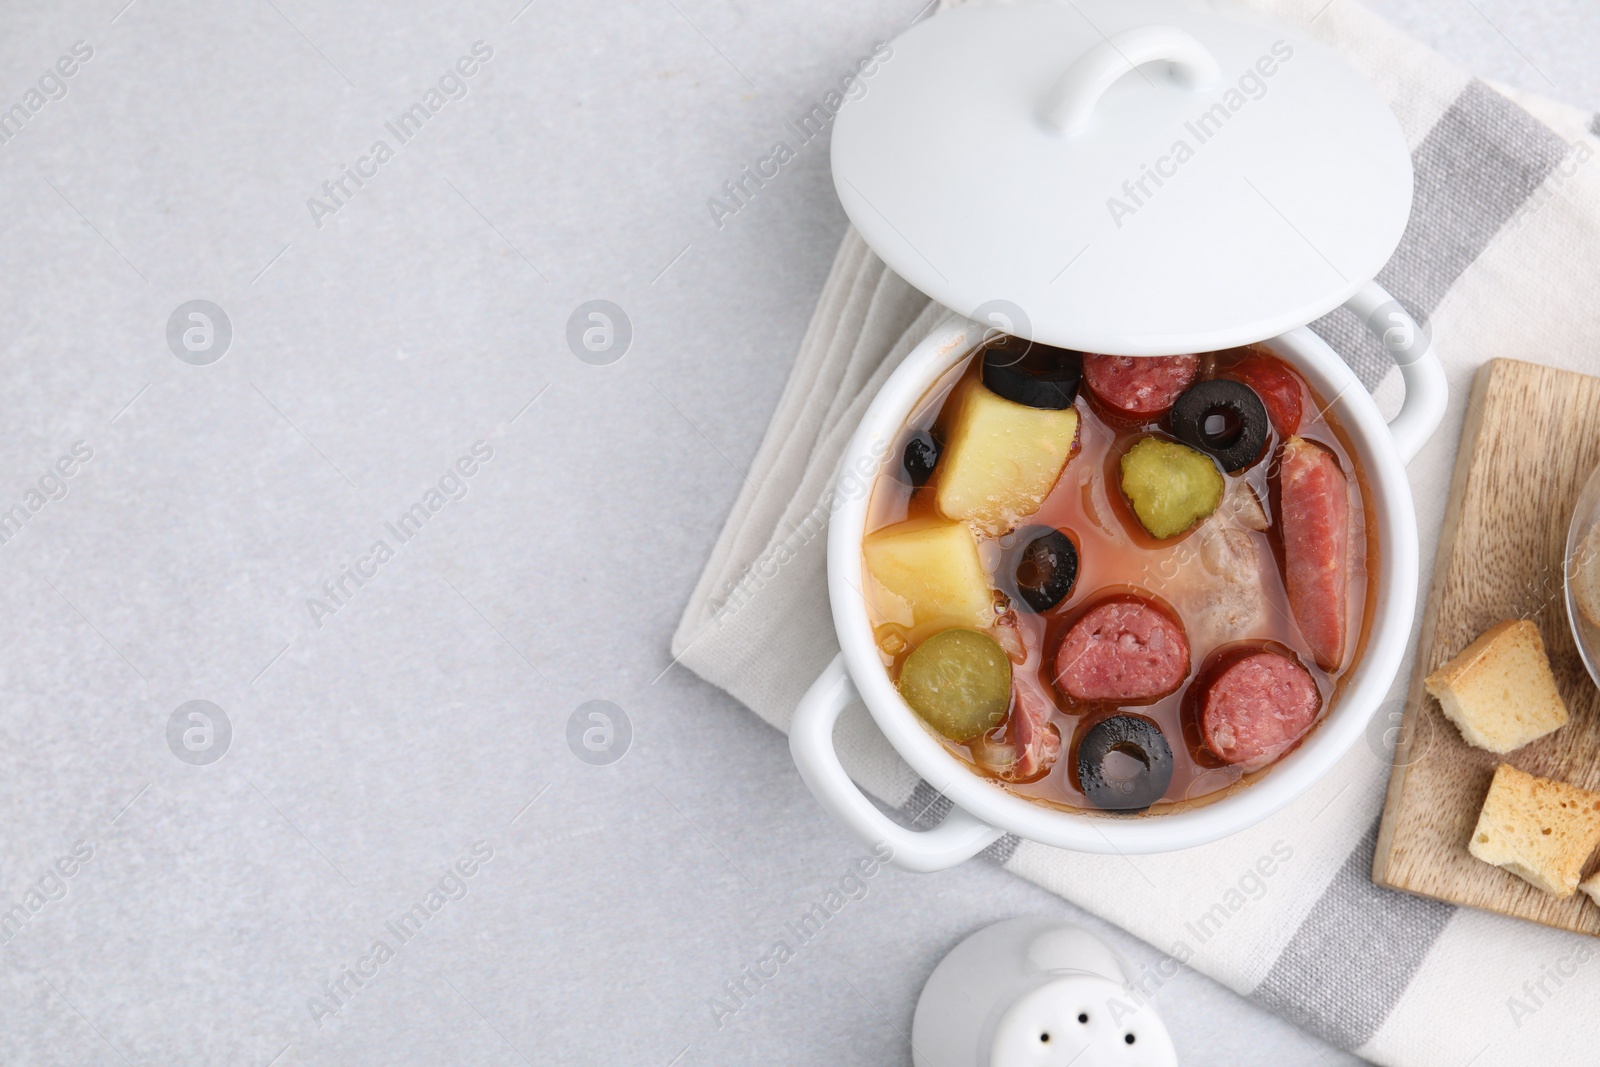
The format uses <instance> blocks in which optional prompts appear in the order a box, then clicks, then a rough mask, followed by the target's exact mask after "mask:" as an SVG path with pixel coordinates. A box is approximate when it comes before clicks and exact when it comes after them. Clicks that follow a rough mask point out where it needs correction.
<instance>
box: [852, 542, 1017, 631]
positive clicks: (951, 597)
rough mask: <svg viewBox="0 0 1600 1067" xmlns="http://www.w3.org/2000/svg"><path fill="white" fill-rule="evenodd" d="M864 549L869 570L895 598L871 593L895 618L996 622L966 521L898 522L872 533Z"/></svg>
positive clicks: (970, 623)
mask: <svg viewBox="0 0 1600 1067" xmlns="http://www.w3.org/2000/svg"><path fill="white" fill-rule="evenodd" d="M864 551H865V555H866V561H867V570H868V571H869V572H871V574H872V577H873V578H874V579H875V580H876V582H877V584H878V587H879V589H880V590H881V591H882V592H883V593H885V594H887V598H888V599H889V600H890V601H891V602H890V603H887V604H885V603H883V600H884V599H885V598H884V597H882V596H878V597H873V596H872V594H871V593H869V594H868V595H869V597H870V598H871V599H873V600H874V601H875V602H876V606H877V607H878V608H879V609H880V611H881V612H882V614H883V615H884V616H885V617H887V618H888V619H890V620H891V621H893V622H898V623H900V624H902V625H906V626H918V627H921V626H925V625H927V624H929V623H944V624H947V625H952V626H976V627H979V628H984V627H988V626H992V625H994V619H995V614H994V594H993V593H992V592H990V590H989V580H988V578H987V577H986V576H985V574H984V571H983V563H982V562H981V561H980V560H979V558H978V542H977V540H976V538H975V537H974V536H973V533H972V527H970V526H968V525H967V524H966V523H963V522H942V521H939V520H937V519H934V520H930V519H912V520H910V521H909V522H901V523H896V524H895V525H893V526H889V527H886V528H884V529H882V530H879V531H878V532H876V533H874V534H872V535H871V536H869V537H868V538H867V540H866V543H865V546H864Z"/></svg>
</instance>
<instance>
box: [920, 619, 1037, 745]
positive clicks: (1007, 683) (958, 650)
mask: <svg viewBox="0 0 1600 1067" xmlns="http://www.w3.org/2000/svg"><path fill="white" fill-rule="evenodd" d="M900 695H901V696H903V697H905V699H906V703H907V704H910V705H911V707H912V709H913V710H915V711H916V713H917V714H918V715H921V716H922V718H923V720H924V721H925V722H927V724H928V725H929V726H931V727H933V728H934V729H935V730H937V731H939V732H940V733H941V734H943V735H944V736H945V737H948V738H949V739H950V740H952V741H960V742H966V741H970V740H972V739H973V738H974V737H977V736H978V735H979V734H981V733H983V732H984V731H985V730H989V729H992V728H994V727H996V726H999V725H1000V724H1001V723H1002V722H1004V721H1005V717H1006V712H1007V710H1009V709H1010V707H1011V661H1010V660H1009V659H1007V658H1006V654H1005V651H1004V650H1003V649H1002V648H1001V647H1000V645H999V643H998V642H997V641H995V639H994V638H992V637H990V636H989V635H988V634H983V633H979V632H978V631H977V630H962V629H955V630H941V631H939V632H938V633H936V634H934V635H933V636H932V637H930V638H928V639H927V640H926V641H924V642H922V644H920V645H918V646H917V647H916V649H915V650H914V651H913V652H912V653H911V655H909V656H907V657H906V662H905V665H904V666H902V667H901V668H900Z"/></svg>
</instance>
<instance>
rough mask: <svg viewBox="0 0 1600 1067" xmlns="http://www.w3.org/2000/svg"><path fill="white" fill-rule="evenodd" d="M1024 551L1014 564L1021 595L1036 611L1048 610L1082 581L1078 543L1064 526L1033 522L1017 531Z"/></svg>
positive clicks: (1018, 540)
mask: <svg viewBox="0 0 1600 1067" xmlns="http://www.w3.org/2000/svg"><path fill="white" fill-rule="evenodd" d="M1017 544H1018V545H1019V546H1021V548H1020V551H1018V552H1017V553H1016V554H1015V557H1014V562H1013V563H1012V567H1011V575H1012V579H1013V580H1014V581H1015V582H1016V584H1017V596H1019V597H1020V598H1021V599H1022V602H1023V603H1024V604H1026V605H1027V606H1028V607H1030V608H1032V609H1033V610H1034V611H1036V612H1041V613H1042V612H1046V611H1049V610H1050V609H1051V608H1053V607H1055V606H1056V605H1057V604H1059V603H1061V602H1062V601H1063V600H1065V599H1067V597H1069V596H1071V595H1072V587H1073V586H1074V585H1076V584H1077V583H1078V546H1077V545H1075V544H1073V543H1072V539H1071V538H1070V537H1068V536H1067V535H1066V534H1064V533H1062V532H1061V531H1060V530H1053V529H1051V528H1050V527H1048V526H1029V527H1027V528H1026V529H1023V530H1019V531H1017Z"/></svg>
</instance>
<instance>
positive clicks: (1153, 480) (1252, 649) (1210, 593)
mask: <svg viewBox="0 0 1600 1067" xmlns="http://www.w3.org/2000/svg"><path fill="white" fill-rule="evenodd" d="M1369 515H1370V510H1369V508H1368V506H1367V491H1366V488H1365V486H1364V483H1363V479H1362V476H1361V472H1360V470H1359V468H1358V467H1357V465H1356V463H1355V458H1354V453H1353V450H1352V449H1351V448H1350V447H1349V446H1348V444H1347V439H1346V437H1345V435H1344V434H1343V432H1342V431H1341V430H1340V428H1339V427H1338V425H1337V424H1336V423H1335V422H1334V420H1333V418H1332V416H1331V415H1330V414H1329V412H1328V410H1327V405H1326V404H1325V403H1324V401H1323V399H1322V398H1321V397H1319V396H1318V395H1317V394H1316V392H1315V391H1314V390H1313V389H1312V388H1311V386H1310V384H1309V383H1308V382H1307V381H1306V380H1305V379H1304V378H1303V377H1302V376H1301V375H1300V374H1299V373H1298V372H1297V371H1296V370H1295V368H1294V367H1293V366H1292V365H1291V364H1289V363H1288V362H1286V361H1284V360H1282V359H1280V358H1278V357H1277V356H1276V355H1274V354H1273V353H1272V352H1271V351H1269V350H1268V349H1267V348H1266V347H1264V346H1250V347H1246V348H1237V349H1229V350H1227V351H1222V352H1206V353H1199V354H1191V355H1176V356H1160V357H1151V356H1144V357H1119V356H1105V355H1095V354H1088V353H1080V352H1072V351H1068V350H1066V349H1060V348H1053V347H1050V346H1047V345H1041V344H1036V343H1030V342H1028V341H1025V340H1022V339H1020V338H1015V337H1008V336H1002V337H999V338H995V339H993V340H991V341H990V342H988V343H986V344H985V345H983V346H981V347H980V348H979V349H978V350H976V351H974V352H973V353H971V354H970V355H969V356H967V357H966V358H965V359H963V360H962V361H961V362H960V363H959V364H957V365H956V366H955V367H954V368H952V369H951V370H950V371H949V372H948V373H946V374H945V375H944V376H943V377H942V378H941V379H940V380H939V381H938V382H937V383H936V384H935V385H934V387H933V388H932V389H930V390H929V392H928V393H927V395H926V396H925V397H924V398H923V400H922V401H921V402H920V404H919V405H918V407H917V409H916V410H915V411H914V412H913V413H912V415H911V417H910V418H909V419H908V420H907V422H906V425H905V426H904V428H903V430H902V432H901V437H900V440H899V441H898V442H897V443H896V448H895V450H894V451H893V452H892V453H891V454H890V457H889V460H888V465H887V466H886V467H885V469H884V470H883V471H882V472H881V473H880V474H879V476H878V477H877V479H876V480H875V482H874V484H873V489H872V499H871V504H870V508H869V511H868V521H867V529H866V538H865V541H864V545H863V553H864V563H865V568H864V569H865V574H866V588H865V589H864V590H863V591H864V593H865V594H866V601H867V605H868V611H869V612H870V614H871V618H872V623H873V628H874V635H875V638H876V641H877V647H878V651H879V654H880V657H881V659H882V662H883V665H884V667H885V669H886V670H887V671H888V672H889V674H890V676H891V678H892V679H893V680H894V682H895V684H896V686H897V687H898V688H899V691H900V693H901V695H902V696H903V697H904V698H905V700H906V702H907V704H909V705H910V707H911V708H912V710H913V711H915V712H916V713H917V714H918V715H919V716H920V717H921V719H922V721H923V724H924V725H925V726H926V727H927V728H928V729H929V731H930V732H932V733H933V734H934V735H935V736H937V737H938V738H939V739H940V740H941V742H942V743H943V744H944V746H945V747H946V748H947V749H948V750H949V751H950V752H951V753H952V754H954V755H955V756H957V757H958V758H960V759H961V760H962V761H964V762H965V763H967V764H968V765H969V766H971V767H972V768H973V769H974V770H975V771H976V772H977V773H979V774H983V775H985V776H987V777H989V778H992V779H994V780H995V781H996V782H997V783H998V784H999V785H1000V786H1001V787H1002V788H1005V789H1007V790H1009V791H1011V792H1014V793H1017V794H1019V795H1021V796H1024V797H1027V798H1029V799H1031V800H1034V801H1038V802H1040V803H1044V804H1049V805H1054V806H1057V807H1063V808H1068V809H1076V810H1089V811H1099V812H1112V813H1120V814H1136V813H1142V812H1153V813H1159V812H1162V811H1170V810H1176V809H1177V808H1179V807H1185V806H1189V805H1193V804H1196V803H1203V802H1205V801H1208V800H1211V799H1215V798H1216V797H1219V796H1222V795H1224V794H1226V793H1228V792H1230V791H1232V790H1234V789H1237V788H1240V787H1242V786H1243V785H1245V784H1247V783H1248V782H1249V780H1250V779H1251V778H1252V777H1253V776H1255V775H1257V774H1259V773H1261V772H1262V771H1264V770H1265V769H1266V768H1268V767H1270V766H1271V765H1272V764H1273V763H1274V762H1276V761H1277V760H1279V759H1281V758H1282V757H1283V756H1284V755H1285V754H1286V753H1288V752H1290V751H1292V750H1293V749H1294V748H1295V746H1297V745H1298V744H1299V743H1300V742H1301V741H1302V740H1304V738H1305V737H1306V736H1307V735H1308V734H1309V733H1310V732H1311V731H1312V730H1314V729H1315V728H1316V725H1317V723H1318V722H1320V721H1321V720H1322V718H1323V717H1324V716H1326V714H1327V713H1328V710H1329V708H1330V707H1331V706H1332V705H1333V704H1334V703H1335V702H1336V701H1337V700H1338V699H1339V696H1340V693H1341V691H1342V688H1343V686H1344V684H1345V681H1346V679H1347V678H1348V677H1349V675H1350V673H1351V671H1352V668H1353V667H1354V665H1355V664H1356V662H1357V661H1358V660H1359V658H1360V655H1361V648H1362V643H1363V640H1364V636H1365V632H1366V625H1367V620H1368V617H1369V615H1370V614H1371V611H1370V605H1371V600H1372V594H1373V593H1374V590H1373V589H1372V588H1371V584H1372V583H1371V580H1370V578H1369V575H1370V574H1373V573H1375V572H1376V569H1377V568H1376V558H1375V553H1376V549H1377V538H1376V534H1375V532H1374V530H1373V529H1372V525H1371V523H1370V522H1369Z"/></svg>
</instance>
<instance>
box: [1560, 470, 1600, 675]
mask: <svg viewBox="0 0 1600 1067" xmlns="http://www.w3.org/2000/svg"><path fill="white" fill-rule="evenodd" d="M1584 567H1588V568H1590V572H1591V575H1592V577H1591V578H1590V583H1589V584H1590V585H1591V586H1592V587H1593V588H1594V590H1595V593H1594V594H1592V599H1593V600H1594V601H1597V602H1600V467H1597V468H1595V471H1594V473H1593V474H1591V475H1589V481H1588V483H1587V484H1586V485H1585V486H1584V487H1583V492H1581V493H1579V494H1578V503H1577V505H1576V506H1575V507H1573V509H1572V525H1571V526H1569V527H1568V528H1567V560H1566V564H1565V566H1564V567H1563V574H1564V578H1565V581H1564V582H1563V584H1564V585H1565V586H1566V596H1567V619H1568V621H1569V622H1570V623H1571V625H1572V639H1573V641H1574V642H1576V643H1577V646H1578V655H1579V656H1581V657H1582V658H1583V665H1584V667H1586V668H1588V671H1589V677H1590V678H1593V679H1594V683H1595V684H1596V685H1600V603H1590V604H1588V607H1589V611H1590V612H1592V614H1589V613H1585V612H1584V610H1583V608H1582V607H1580V605H1579V597H1578V592H1577V587H1578V585H1579V584H1580V583H1579V582H1578V574H1579V572H1580V571H1581V570H1582V569H1583V568H1584Z"/></svg>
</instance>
